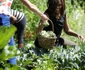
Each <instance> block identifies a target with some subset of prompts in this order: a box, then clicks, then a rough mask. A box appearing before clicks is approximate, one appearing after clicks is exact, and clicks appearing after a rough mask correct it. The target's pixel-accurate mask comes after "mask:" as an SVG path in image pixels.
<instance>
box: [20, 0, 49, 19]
mask: <svg viewBox="0 0 85 70" xmlns="http://www.w3.org/2000/svg"><path fill="white" fill-rule="evenodd" d="M21 1H22V2H23V4H25V5H26V6H27V8H28V9H30V10H31V11H32V12H34V13H36V14H37V15H39V16H40V17H41V19H42V20H43V21H45V20H48V17H47V16H46V15H45V14H43V13H42V12H41V11H40V10H39V9H38V8H37V7H36V6H35V5H34V4H32V3H31V2H30V1H29V0H21Z"/></svg>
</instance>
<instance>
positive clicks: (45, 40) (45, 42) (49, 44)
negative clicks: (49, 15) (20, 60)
mask: <svg viewBox="0 0 85 70" xmlns="http://www.w3.org/2000/svg"><path fill="white" fill-rule="evenodd" d="M49 21H50V22H51V25H52V31H44V30H41V32H40V33H39V35H38V43H39V45H40V46H41V47H43V48H45V49H52V48H54V45H55V42H56V38H57V37H56V35H55V33H54V25H53V23H52V21H51V20H49ZM43 32H46V33H47V34H48V33H52V36H50V37H49V36H48V37H46V35H43V34H42V33H43Z"/></svg>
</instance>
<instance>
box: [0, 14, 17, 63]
mask: <svg viewBox="0 0 85 70" xmlns="http://www.w3.org/2000/svg"><path fill="white" fill-rule="evenodd" d="M0 25H3V26H10V17H9V16H8V15H4V14H0ZM8 44H9V45H10V46H14V45H15V43H14V38H13V37H12V38H11V39H10V41H9V43H8ZM9 63H10V64H16V58H15V57H13V58H10V59H9Z"/></svg>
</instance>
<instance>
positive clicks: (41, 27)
mask: <svg viewBox="0 0 85 70" xmlns="http://www.w3.org/2000/svg"><path fill="white" fill-rule="evenodd" d="M48 21H49V22H50V23H51V25H52V31H53V32H54V24H53V22H52V21H51V20H50V19H49V20H48ZM49 22H48V23H49ZM43 28H44V26H43V25H42V24H41V25H40V26H39V27H38V28H37V32H36V33H37V34H39V33H40V32H41V31H42V30H43Z"/></svg>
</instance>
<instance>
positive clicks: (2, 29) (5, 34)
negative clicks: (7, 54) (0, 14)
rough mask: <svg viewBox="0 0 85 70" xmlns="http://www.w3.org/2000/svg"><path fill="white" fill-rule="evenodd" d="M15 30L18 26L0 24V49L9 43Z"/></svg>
mask: <svg viewBox="0 0 85 70" xmlns="http://www.w3.org/2000/svg"><path fill="white" fill-rule="evenodd" d="M15 30H16V28H15V27H14V26H13V25H11V26H0V49H3V48H4V47H5V46H6V45H7V43H8V42H9V39H10V38H11V37H12V36H13V35H14V32H15Z"/></svg>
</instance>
